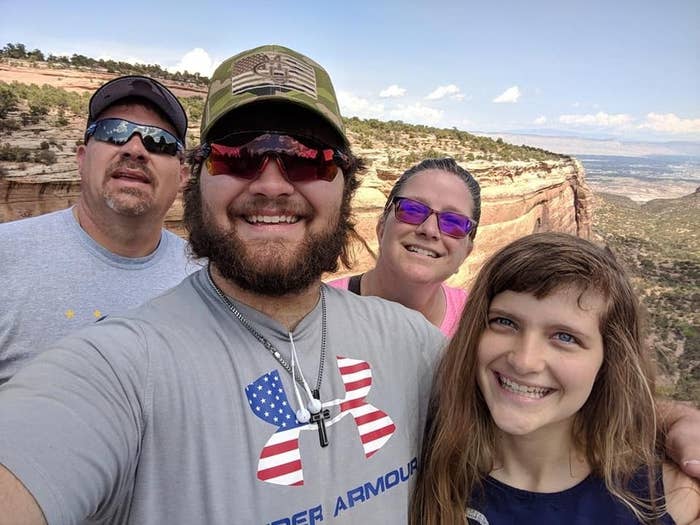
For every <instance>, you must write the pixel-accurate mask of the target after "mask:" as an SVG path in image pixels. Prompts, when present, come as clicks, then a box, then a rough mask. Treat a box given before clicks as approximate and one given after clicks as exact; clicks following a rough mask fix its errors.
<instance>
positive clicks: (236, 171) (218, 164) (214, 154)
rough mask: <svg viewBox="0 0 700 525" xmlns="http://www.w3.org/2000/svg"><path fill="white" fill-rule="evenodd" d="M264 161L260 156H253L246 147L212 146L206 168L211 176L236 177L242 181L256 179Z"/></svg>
mask: <svg viewBox="0 0 700 525" xmlns="http://www.w3.org/2000/svg"><path fill="white" fill-rule="evenodd" d="M264 160H265V159H264V157H260V156H259V155H251V154H250V152H249V151H248V150H247V149H246V148H245V147H238V146H224V145H222V144H212V145H211V152H210V153H209V156H208V157H207V160H206V166H207V171H208V172H209V174H210V175H235V176H236V177H240V178H242V179H254V178H255V177H256V176H257V174H258V171H259V169H260V168H261V167H262V163H263V162H264Z"/></svg>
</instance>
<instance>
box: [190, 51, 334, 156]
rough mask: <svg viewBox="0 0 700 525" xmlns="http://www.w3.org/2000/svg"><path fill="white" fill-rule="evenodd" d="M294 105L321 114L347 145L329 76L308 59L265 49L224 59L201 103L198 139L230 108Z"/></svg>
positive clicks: (294, 52)
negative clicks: (263, 103)
mask: <svg viewBox="0 0 700 525" xmlns="http://www.w3.org/2000/svg"><path fill="white" fill-rule="evenodd" d="M261 102H275V103H278V104H279V103H280V102H282V103H284V104H285V105H286V104H287V103H289V104H294V105H296V106H298V107H302V108H305V109H307V110H310V111H311V112H313V113H314V114H315V115H316V116H320V117H321V119H322V121H323V122H326V123H328V124H330V125H331V127H332V128H333V129H334V130H335V131H336V132H337V133H338V134H339V136H340V137H339V138H341V139H342V142H343V144H344V145H346V146H347V145H348V140H347V137H346V136H345V129H344V126H343V119H342V118H341V116H340V109H339V107H338V101H337V99H336V96H335V91H334V89H333V84H332V83H331V79H330V77H329V76H328V73H327V72H326V70H325V69H323V68H322V67H321V66H320V65H319V64H317V63H316V62H314V61H313V60H311V59H310V58H308V57H306V56H304V55H302V54H301V53H297V52H296V51H292V50H291V49H288V48H286V47H282V46H277V45H266V46H261V47H257V48H255V49H251V50H248V51H244V52H243V53H239V54H238V55H235V56H233V57H231V58H229V59H228V60H226V61H224V62H223V63H222V64H221V65H220V66H219V67H218V68H217V69H216V71H215V72H214V74H213V75H212V77H211V82H210V84H209V93H208V94H207V100H206V102H205V105H204V115H203V116H202V128H201V132H200V135H201V137H202V140H203V141H204V140H206V139H208V138H209V137H208V134H209V132H210V131H211V130H212V128H213V127H214V125H215V124H216V123H217V122H218V121H219V120H220V119H221V118H222V117H224V116H226V115H227V114H229V113H231V112H232V111H234V110H238V109H239V108H242V107H244V106H249V105H251V104H253V103H255V104H256V105H257V104H258V103H261Z"/></svg>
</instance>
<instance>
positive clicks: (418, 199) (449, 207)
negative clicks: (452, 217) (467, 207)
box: [400, 194, 474, 218]
mask: <svg viewBox="0 0 700 525" xmlns="http://www.w3.org/2000/svg"><path fill="white" fill-rule="evenodd" d="M400 197H404V198H407V199H411V200H414V201H418V202H420V203H422V204H425V205H426V206H428V207H430V208H431V209H432V208H433V206H432V205H430V204H428V203H427V202H425V200H424V199H423V197H417V196H414V195H413V194H407V195H400ZM444 211H449V212H452V213H459V214H460V215H465V216H467V217H469V218H471V216H472V213H473V211H474V210H472V212H466V211H462V210H460V209H458V208H455V207H454V206H451V205H449V204H448V205H447V208H446V209H442V210H438V213H442V212H444Z"/></svg>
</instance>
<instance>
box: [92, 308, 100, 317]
mask: <svg viewBox="0 0 700 525" xmlns="http://www.w3.org/2000/svg"><path fill="white" fill-rule="evenodd" d="M92 315H93V316H94V317H95V319H99V318H100V317H102V312H100V311H99V310H95V311H94V312H92Z"/></svg>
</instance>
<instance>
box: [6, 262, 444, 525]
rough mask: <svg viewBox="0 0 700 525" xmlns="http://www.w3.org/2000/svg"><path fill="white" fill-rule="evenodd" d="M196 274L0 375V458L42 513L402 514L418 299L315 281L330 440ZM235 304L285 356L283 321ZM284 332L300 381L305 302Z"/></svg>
mask: <svg viewBox="0 0 700 525" xmlns="http://www.w3.org/2000/svg"><path fill="white" fill-rule="evenodd" d="M205 272H206V270H204V271H201V272H197V273H195V274H194V275H192V276H190V277H189V278H187V279H186V280H185V281H183V282H182V283H181V284H180V285H178V286H177V287H175V288H174V289H172V290H170V291H168V292H166V293H165V294H163V295H162V296H160V297H158V298H156V299H154V300H152V301H150V302H148V303H146V304H145V305H144V306H142V307H140V308H137V309H135V310H133V311H132V312H129V313H128V314H127V315H125V316H123V317H114V318H112V317H110V318H107V319H106V320H104V321H101V322H99V323H97V324H96V325H93V326H90V327H87V328H85V329H83V330H81V331H79V332H78V333H76V334H73V335H72V336H69V337H67V338H65V339H64V340H62V341H61V342H60V343H58V344H57V345H56V346H54V347H53V348H52V349H51V351H49V352H45V353H44V354H43V355H42V356H40V357H39V358H38V359H36V360H35V361H34V362H32V363H31V364H30V365H29V366H27V367H25V368H24V369H23V370H22V371H20V372H19V373H18V374H17V375H16V376H15V377H14V378H13V379H12V380H11V381H9V382H8V383H7V384H5V385H4V386H2V387H0V421H2V425H0V463H2V464H3V465H5V466H6V467H7V468H8V469H9V470H11V471H12V472H13V473H14V474H15V475H16V476H17V477H18V478H19V479H20V480H22V482H23V483H24V485H25V486H26V487H27V488H28V489H29V491H30V492H31V493H32V494H33V495H34V497H35V498H36V500H37V501H38V502H39V504H40V506H41V508H42V510H43V511H44V513H45V515H46V516H47V518H48V521H49V523H50V524H64V523H65V524H69V523H76V522H79V521H80V520H81V517H83V516H90V517H91V518H93V519H94V520H95V521H100V522H108V523H130V524H137V523H138V524H142V523H149V524H151V523H167V524H178V523H182V524H191V523H207V524H233V523H236V524H238V523H245V524H256V523H257V524H275V525H282V524H289V525H291V524H297V525H302V524H304V525H310V524H320V523H324V524H325V523H363V524H382V525H384V524H393V523H396V524H402V525H403V524H405V523H406V519H407V505H408V499H409V494H410V490H411V488H412V484H413V481H414V479H415V474H416V468H417V461H418V460H417V457H418V454H419V450H420V442H421V437H422V429H423V424H424V420H425V411H426V406H427V401H428V395H429V388H430V381H431V378H432V366H433V362H434V359H435V357H436V355H437V352H438V350H439V348H440V347H441V345H442V344H443V337H442V335H441V334H440V332H439V331H438V330H437V329H436V328H435V327H434V326H432V325H431V324H430V323H428V322H427V321H426V320H425V319H424V318H423V316H421V315H420V314H418V313H416V312H414V311H411V310H408V309H406V308H404V307H402V306H400V305H398V304H396V303H391V302H388V301H384V300H382V299H378V298H374V297H359V296H357V295H355V294H352V293H349V292H345V291H342V290H336V289H332V288H330V287H327V286H325V285H324V290H325V294H326V302H327V355H326V360H325V362H324V373H323V379H322V383H321V388H320V394H321V396H320V397H321V400H322V401H323V406H324V408H326V409H328V411H329V419H328V420H327V422H326V425H327V434H328V441H329V446H327V447H325V448H322V447H321V446H320V445H319V436H318V432H317V426H316V424H314V423H309V424H306V425H303V424H299V423H298V422H297V421H296V419H295V417H294V412H295V410H296V409H297V408H298V404H297V402H296V399H295V396H294V392H293V388H292V383H291V376H290V375H289V374H288V373H287V372H286V371H285V370H284V369H283V368H282V366H281V365H280V364H279V363H278V362H277V361H276V360H275V359H274V358H273V357H272V356H271V355H270V353H269V352H268V350H266V349H265V348H264V347H263V346H262V344H261V343H260V342H259V341H258V340H256V339H255V338H254V337H253V335H251V334H250V333H249V332H248V331H247V330H246V329H245V328H244V327H243V326H242V325H241V323H240V322H239V321H238V320H237V319H236V318H235V317H234V316H233V315H232V313H231V312H230V311H229V310H228V309H227V307H226V306H225V305H224V304H223V303H222V302H221V300H220V299H219V298H218V297H217V296H216V294H215V292H214V291H213V289H212V288H211V285H210V284H209V282H208V281H207V278H206V273H205ZM237 307H238V308H239V309H240V311H241V312H242V313H243V314H244V315H245V316H246V317H247V318H248V319H249V320H250V321H251V323H252V324H253V325H254V326H255V327H256V328H257V329H258V330H259V332H260V333H262V334H263V335H264V336H265V337H266V338H267V339H269V340H270V341H272V342H273V344H274V345H275V346H276V347H277V348H278V349H279V350H280V352H281V353H282V354H283V355H284V356H285V357H287V358H288V360H289V354H290V342H289V335H288V334H287V331H286V330H285V329H284V327H283V326H281V325H280V324H278V323H277V322H275V321H274V320H272V319H270V318H268V317H267V316H265V315H263V314H261V313H260V312H257V311H255V310H253V309H251V308H249V307H246V306H245V305H242V304H238V303H237ZM293 339H294V344H295V348H296V352H297V354H298V357H299V360H300V363H301V369H302V371H303V374H304V376H305V377H306V378H307V379H308V381H309V383H311V385H312V388H313V386H314V384H315V382H316V376H317V374H318V369H319V356H320V345H321V306H320V303H319V305H317V306H316V308H315V309H314V310H312V311H311V312H310V313H309V314H308V315H307V316H306V317H305V318H304V319H303V320H302V321H301V323H300V324H299V325H298V326H297V328H296V329H295V330H294V332H293Z"/></svg>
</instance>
